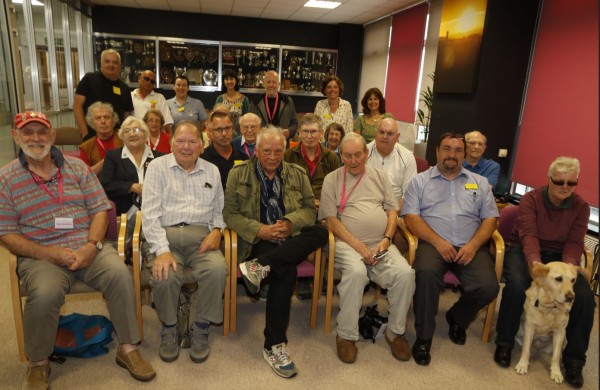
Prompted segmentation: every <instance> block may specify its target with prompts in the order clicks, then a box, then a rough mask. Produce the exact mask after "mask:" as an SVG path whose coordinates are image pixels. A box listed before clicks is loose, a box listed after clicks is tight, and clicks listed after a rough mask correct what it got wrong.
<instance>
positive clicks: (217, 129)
mask: <svg viewBox="0 0 600 390" xmlns="http://www.w3.org/2000/svg"><path fill="white" fill-rule="evenodd" d="M212 131H214V132H215V133H231V132H232V131H233V126H227V127H215V128H214V129H212Z"/></svg>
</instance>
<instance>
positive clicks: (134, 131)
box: [123, 127, 144, 134]
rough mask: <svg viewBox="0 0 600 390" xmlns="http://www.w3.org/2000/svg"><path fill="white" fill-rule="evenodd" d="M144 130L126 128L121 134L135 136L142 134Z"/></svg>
mask: <svg viewBox="0 0 600 390" xmlns="http://www.w3.org/2000/svg"><path fill="white" fill-rule="evenodd" d="M143 132H144V130H143V129H140V128H139V127H131V128H127V129H123V134H137V133H143Z"/></svg>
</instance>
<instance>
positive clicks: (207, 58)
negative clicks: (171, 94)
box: [158, 37, 221, 91]
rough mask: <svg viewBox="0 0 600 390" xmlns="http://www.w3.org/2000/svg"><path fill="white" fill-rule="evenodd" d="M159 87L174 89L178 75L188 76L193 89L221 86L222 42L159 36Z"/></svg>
mask: <svg viewBox="0 0 600 390" xmlns="http://www.w3.org/2000/svg"><path fill="white" fill-rule="evenodd" d="M158 41H159V43H158V44H159V48H158V51H159V56H158V58H159V61H160V62H159V77H158V78H159V86H160V87H161V88H164V89H173V84H174V82H175V77H176V76H179V75H182V76H186V77H187V78H188V80H189V81H190V90H191V91H218V90H219V89H220V88H221V78H220V74H221V73H220V61H219V42H215V41H197V40H183V39H177V38H161V37H159V38H158Z"/></svg>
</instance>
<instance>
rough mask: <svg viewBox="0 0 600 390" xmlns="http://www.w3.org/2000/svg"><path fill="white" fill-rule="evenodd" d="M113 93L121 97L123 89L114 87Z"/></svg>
mask: <svg viewBox="0 0 600 390" xmlns="http://www.w3.org/2000/svg"><path fill="white" fill-rule="evenodd" d="M113 93H114V94H115V95H121V88H119V87H115V86H113Z"/></svg>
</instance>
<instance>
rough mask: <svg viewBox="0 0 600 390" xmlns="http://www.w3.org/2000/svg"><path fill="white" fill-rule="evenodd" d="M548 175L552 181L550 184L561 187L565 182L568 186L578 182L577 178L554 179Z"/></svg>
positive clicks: (573, 185)
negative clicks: (570, 179) (567, 179)
mask: <svg viewBox="0 0 600 390" xmlns="http://www.w3.org/2000/svg"><path fill="white" fill-rule="evenodd" d="M549 177H550V181H551V182H552V184H554V185H555V186H559V187H562V186H564V185H565V184H566V185H567V186H569V187H575V186H576V185H577V184H578V183H579V179H577V180H575V181H566V180H554V179H553V178H552V176H549Z"/></svg>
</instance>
